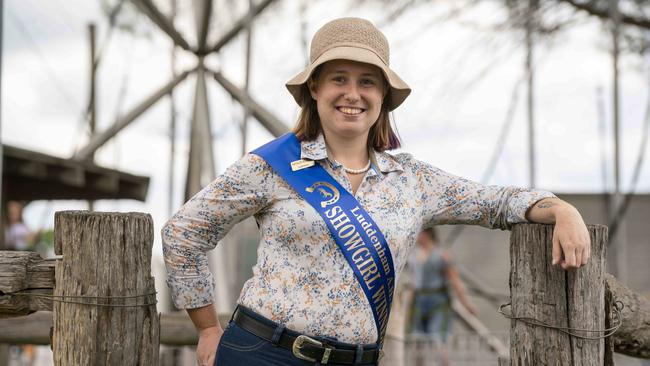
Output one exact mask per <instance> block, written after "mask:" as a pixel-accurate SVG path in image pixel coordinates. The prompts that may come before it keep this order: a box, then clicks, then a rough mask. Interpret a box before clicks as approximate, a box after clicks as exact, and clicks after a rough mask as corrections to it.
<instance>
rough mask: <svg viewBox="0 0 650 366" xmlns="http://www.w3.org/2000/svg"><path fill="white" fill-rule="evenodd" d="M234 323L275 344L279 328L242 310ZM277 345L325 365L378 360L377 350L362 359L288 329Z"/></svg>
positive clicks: (236, 311) (363, 353) (303, 357)
mask: <svg viewBox="0 0 650 366" xmlns="http://www.w3.org/2000/svg"><path fill="white" fill-rule="evenodd" d="M249 311H250V310H249ZM233 321H234V322H235V323H236V324H237V325H239V326H240V327H241V328H243V329H245V330H247V331H248V332H250V333H253V334H255V335H256V336H258V337H260V338H263V339H265V340H267V341H269V342H271V343H275V342H273V338H274V334H275V332H276V328H277V326H273V325H269V324H265V323H263V322H261V321H259V320H257V319H255V318H253V317H251V316H250V315H248V314H246V313H245V312H244V311H241V309H240V308H237V310H235V314H233ZM277 345H279V346H280V347H282V348H286V349H288V350H290V351H292V352H293V355H294V356H296V357H297V358H299V359H301V360H305V361H309V362H320V363H321V364H323V365H325V364H327V363H329V362H331V363H342V364H350V365H353V364H359V363H362V364H367V363H373V362H376V361H377V359H378V355H377V352H378V350H377V348H373V349H368V350H363V351H362V354H361V357H357V354H356V353H357V351H356V350H355V349H341V348H335V347H334V346H333V345H332V344H328V343H327V341H321V340H316V339H314V338H311V337H308V336H306V335H304V334H299V333H297V332H294V331H291V330H286V329H285V330H284V331H283V332H282V334H281V335H280V337H279V339H278V341H277ZM350 347H351V348H353V347H355V346H354V345H350ZM380 353H381V352H380Z"/></svg>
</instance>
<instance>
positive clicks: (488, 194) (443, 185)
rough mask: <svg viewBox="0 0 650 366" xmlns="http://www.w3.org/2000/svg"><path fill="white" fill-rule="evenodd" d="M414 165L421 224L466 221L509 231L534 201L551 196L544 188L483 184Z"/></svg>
mask: <svg viewBox="0 0 650 366" xmlns="http://www.w3.org/2000/svg"><path fill="white" fill-rule="evenodd" d="M415 165H416V169H415V174H416V176H417V177H418V184H419V185H420V187H419V188H420V191H421V192H422V202H423V204H424V208H423V210H424V212H423V216H424V223H425V226H427V225H440V224H467V225H480V226H484V227H488V228H491V229H502V230H509V229H510V228H511V227H512V225H513V224H515V223H519V222H526V221H527V220H526V212H527V210H528V208H529V207H530V206H532V205H533V204H535V202H537V201H539V200H541V199H543V198H547V197H555V196H554V195H553V194H552V193H550V192H546V191H540V190H528V189H523V188H517V187H508V186H496V185H484V184H481V183H478V182H474V181H471V180H469V179H465V178H462V177H458V176H455V175H453V174H449V173H447V172H445V171H443V170H441V169H438V168H436V167H433V166H431V165H429V164H427V163H424V162H419V161H416V163H415Z"/></svg>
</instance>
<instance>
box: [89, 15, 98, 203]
mask: <svg viewBox="0 0 650 366" xmlns="http://www.w3.org/2000/svg"><path fill="white" fill-rule="evenodd" d="M96 30H97V29H96V27H95V24H93V23H90V24H88V37H89V38H90V98H89V102H88V114H89V117H90V118H89V125H90V138H91V139H92V138H93V137H94V136H95V130H96V128H97V105H96V103H95V96H96V82H95V81H96V80H95V78H96V76H97V60H96V59H95V53H96V35H97V32H96ZM88 159H89V160H90V161H91V162H93V161H94V160H95V152H94V151H93V152H92V153H91V154H90V155H89V156H88ZM88 210H89V211H94V210H95V204H94V202H93V201H92V200H88Z"/></svg>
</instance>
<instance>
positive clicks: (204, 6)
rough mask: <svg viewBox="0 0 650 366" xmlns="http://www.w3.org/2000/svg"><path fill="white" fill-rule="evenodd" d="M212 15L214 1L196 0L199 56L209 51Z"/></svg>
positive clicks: (195, 15)
mask: <svg viewBox="0 0 650 366" xmlns="http://www.w3.org/2000/svg"><path fill="white" fill-rule="evenodd" d="M211 15H212V0H194V17H195V20H196V22H195V23H196V39H197V42H198V44H197V49H198V52H199V54H204V53H205V50H206V49H207V44H206V41H207V39H208V30H209V29H210V19H211Z"/></svg>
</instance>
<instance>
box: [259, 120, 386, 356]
mask: <svg viewBox="0 0 650 366" xmlns="http://www.w3.org/2000/svg"><path fill="white" fill-rule="evenodd" d="M252 153H253V154H256V155H259V156H260V157H262V158H263V159H264V160H265V161H266V162H267V163H268V164H269V165H270V166H271V168H273V170H274V171H275V172H276V173H277V174H278V175H280V176H281V177H282V178H284V180H286V181H287V183H289V185H291V187H293V189H294V190H295V191H296V192H298V194H299V195H300V196H302V198H304V199H305V201H307V202H309V204H310V205H311V206H312V207H313V208H314V209H315V210H316V211H317V212H318V213H319V214H320V215H321V217H322V218H323V220H325V223H326V224H327V226H328V228H329V230H330V232H331V234H332V236H333V237H334V240H335V241H336V244H338V246H339V248H340V249H341V252H342V253H343V256H344V257H345V259H346V260H347V261H348V264H349V265H350V267H352V270H353V271H354V274H355V276H356V278H357V280H358V281H359V284H360V285H361V288H362V289H363V292H364V293H365V295H366V297H367V299H368V302H369V303H370V308H371V309H372V314H373V316H374V318H375V324H376V325H377V332H378V335H377V343H378V344H379V345H380V346H381V344H382V342H383V339H384V334H385V333H386V326H387V324H388V317H389V314H390V305H391V303H392V300H393V289H394V287H395V269H394V268H393V257H392V255H391V253H390V248H389V247H388V243H387V242H386V239H385V238H384V235H383V234H382V233H381V231H380V230H379V227H378V226H377V224H376V223H375V222H374V221H373V220H372V218H371V217H370V215H369V214H368V213H367V212H366V211H365V210H364V209H363V207H361V205H360V204H359V202H358V201H357V200H356V199H355V198H354V196H353V195H352V194H350V193H349V192H348V191H347V190H346V189H345V188H343V187H342V186H341V185H340V184H339V183H338V182H337V181H336V180H335V179H334V178H333V177H332V176H331V175H329V173H328V172H327V171H326V170H325V169H324V168H323V167H322V166H320V164H318V163H315V162H313V161H309V160H307V161H305V160H300V141H298V139H297V138H296V136H295V135H294V134H293V133H287V134H285V135H283V136H281V137H279V138H277V139H275V140H273V141H271V142H269V143H268V144H266V145H264V146H262V147H260V148H258V149H256V150H254V151H253V152H252Z"/></svg>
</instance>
